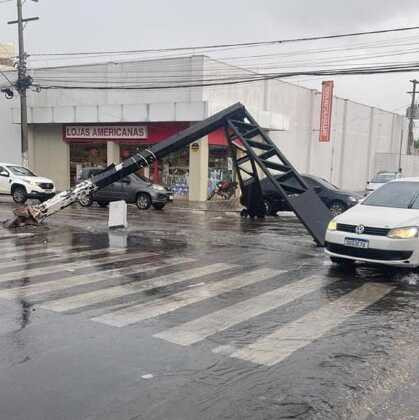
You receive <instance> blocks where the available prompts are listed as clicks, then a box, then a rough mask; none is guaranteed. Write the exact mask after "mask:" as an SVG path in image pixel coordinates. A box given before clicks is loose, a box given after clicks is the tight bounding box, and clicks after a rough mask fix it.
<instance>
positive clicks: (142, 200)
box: [135, 193, 151, 210]
mask: <svg viewBox="0 0 419 420" xmlns="http://www.w3.org/2000/svg"><path fill="white" fill-rule="evenodd" d="M135 204H136V205H137V207H138V208H139V209H140V210H148V209H149V208H150V207H151V198H150V196H149V195H148V194H146V193H139V194H138V195H137V200H136V202H135Z"/></svg>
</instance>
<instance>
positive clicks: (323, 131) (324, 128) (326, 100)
mask: <svg viewBox="0 0 419 420" xmlns="http://www.w3.org/2000/svg"><path fill="white" fill-rule="evenodd" d="M332 107H333V80H328V81H324V82H322V103H321V109H320V135H319V141H320V142H321V143H323V142H329V141H330V129H331V123H332Z"/></svg>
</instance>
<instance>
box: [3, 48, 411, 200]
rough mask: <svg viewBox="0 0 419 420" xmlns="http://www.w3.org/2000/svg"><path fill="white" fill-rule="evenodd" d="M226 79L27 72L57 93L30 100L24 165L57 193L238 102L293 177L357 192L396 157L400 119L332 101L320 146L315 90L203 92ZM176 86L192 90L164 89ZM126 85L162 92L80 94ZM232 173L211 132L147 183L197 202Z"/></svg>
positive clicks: (139, 68)
mask: <svg viewBox="0 0 419 420" xmlns="http://www.w3.org/2000/svg"><path fill="white" fill-rule="evenodd" d="M226 74H234V75H235V76H237V75H238V74H241V75H243V76H245V75H246V74H247V73H246V71H245V70H243V69H239V68H235V67H232V66H229V65H227V64H225V63H222V62H219V61H216V60H212V59H209V58H208V57H205V56H192V57H186V58H173V59H164V60H163V59H162V60H148V61H135V62H125V63H105V64H94V65H82V66H67V67H56V68H42V69H36V70H32V71H31V76H32V77H33V79H34V81H35V83H38V84H40V85H41V86H42V85H48V86H51V85H55V86H59V88H55V89H45V90H44V89H42V90H41V91H40V92H39V93H36V92H32V91H31V92H30V93H29V98H28V102H29V116H28V120H29V124H30V129H29V156H30V162H29V164H30V167H31V169H33V170H34V171H35V172H37V173H39V174H40V175H43V176H47V177H50V178H52V179H54V180H55V181H56V183H57V186H58V188H59V189H64V188H67V187H68V186H70V185H71V184H73V183H74V180H75V178H76V176H77V174H78V172H79V171H80V169H81V168H82V167H83V166H91V165H94V166H96V165H106V164H109V163H115V162H119V161H120V159H123V158H126V157H128V156H129V155H130V154H131V153H133V151H135V149H136V148H137V147H139V148H147V147H149V146H150V145H152V144H154V143H156V142H159V141H161V140H163V139H164V138H166V137H167V136H169V135H171V134H173V133H175V132H177V131H179V130H181V129H183V128H185V127H187V126H189V125H190V124H193V123H194V122H196V121H200V120H202V119H205V118H206V117H208V116H210V115H212V114H213V113H214V112H216V111H218V110H221V109H222V108H224V107H227V106H229V105H232V104H233V103H236V102H239V101H240V102H242V103H243V104H244V105H246V107H247V108H248V109H249V111H250V112H251V113H252V114H253V116H254V117H255V119H256V120H257V121H258V122H259V124H260V125H261V126H263V127H264V128H266V129H267V130H269V134H270V136H271V137H272V138H273V140H274V141H275V142H276V144H277V145H278V146H279V147H280V149H281V150H282V151H283V153H284V154H285V155H286V156H287V157H288V159H289V160H290V161H291V162H292V163H293V164H294V165H295V166H296V167H297V168H298V169H299V170H300V171H301V172H303V173H311V174H314V175H319V176H322V177H324V178H326V179H328V180H329V181H331V182H332V183H334V184H336V185H338V186H340V187H343V188H345V189H350V190H361V189H363V188H364V186H365V183H366V181H367V180H368V179H369V178H370V177H371V176H372V175H373V173H374V171H375V168H376V156H378V155H380V154H383V153H387V154H393V155H398V154H399V153H400V151H401V152H402V153H405V150H406V140H407V130H406V127H407V125H406V119H405V118H404V117H403V116H401V115H398V114H394V113H391V112H388V111H384V110H381V109H378V108H374V107H370V106H367V105H362V104H358V103H355V102H352V101H350V100H346V99H342V98H338V97H334V103H333V115H332V128H331V140H330V142H326V143H325V142H322V143H320V142H319V122H320V101H321V92H319V91H317V90H310V89H307V88H304V87H300V86H296V85H293V84H291V83H287V82H284V81H281V80H264V81H258V82H252V83H243V84H233V85H227V86H226V85H220V86H202V85H205V84H207V81H209V80H214V79H218V78H220V77H223V75H224V77H225V75H226ZM12 76H13V75H12V74H11V77H12ZM175 77H176V78H177V79H175ZM174 80H176V82H174ZM182 80H188V81H193V83H197V84H200V85H201V86H195V87H177V88H170V89H168V88H165V86H167V85H173V84H174V83H177V84H182ZM133 81H141V82H142V84H144V81H152V82H153V85H156V84H157V85H159V86H160V87H161V89H150V90H135V89H132V90H129V89H125V90H122V89H102V90H99V89H98V90H93V89H88V88H89V87H91V86H101V87H109V86H112V85H115V83H118V84H119V86H121V83H122V84H123V83H126V84H127V86H128V85H132V84H133ZM200 81H202V82H201V83H200ZM193 83H191V84H193ZM3 85H4V84H3ZM74 86H77V87H79V89H74V88H73V87H74ZM82 87H83V88H86V89H81V88H82ZM18 109H19V101H18V98H16V99H13V100H9V101H7V100H6V99H4V98H0V130H1V152H0V161H14V162H19V160H20V140H19V138H20V136H19V129H18V127H19V125H18V124H19V111H18ZM403 133H404V135H403ZM231 169H232V168H231V161H229V151H228V148H227V146H226V142H225V139H224V135H223V133H222V132H218V133H217V132H216V133H213V134H211V135H209V136H208V138H205V139H202V140H201V142H200V147H199V148H198V147H196V146H195V147H194V148H189V150H183V151H179V152H178V153H175V154H173V155H171V156H169V157H167V158H166V159H163V161H162V162H160V163H159V165H158V166H156V167H155V168H153V169H152V170H151V172H150V173H149V174H146V175H150V176H154V177H155V178H159V179H162V180H163V181H164V182H166V183H168V184H169V185H170V186H171V187H172V188H174V189H175V191H176V194H177V195H178V196H182V195H183V196H189V198H190V199H193V200H205V198H206V196H207V193H208V180H210V183H211V182H213V183H214V182H216V181H217V180H218V179H220V178H225V177H229V176H231Z"/></svg>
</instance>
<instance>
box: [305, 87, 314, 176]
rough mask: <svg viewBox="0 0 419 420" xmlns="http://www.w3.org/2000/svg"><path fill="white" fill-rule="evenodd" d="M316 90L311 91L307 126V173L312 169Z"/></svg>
mask: <svg viewBox="0 0 419 420" xmlns="http://www.w3.org/2000/svg"><path fill="white" fill-rule="evenodd" d="M315 95H316V91H315V90H314V89H313V90H311V91H310V105H309V110H308V118H309V124H308V128H307V157H306V169H305V171H306V173H307V174H309V173H310V171H311V149H312V147H313V129H314V127H313V119H314V116H313V112H314V97H315Z"/></svg>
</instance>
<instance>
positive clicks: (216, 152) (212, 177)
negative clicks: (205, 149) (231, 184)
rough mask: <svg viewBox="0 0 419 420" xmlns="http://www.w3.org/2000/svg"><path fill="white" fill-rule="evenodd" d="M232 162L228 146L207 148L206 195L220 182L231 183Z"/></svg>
mask: <svg viewBox="0 0 419 420" xmlns="http://www.w3.org/2000/svg"><path fill="white" fill-rule="evenodd" d="M233 177H234V175H233V160H232V159H231V154H230V148H229V147H228V146H218V145H217V146H215V145H210V146H209V156H208V193H210V192H211V191H212V190H214V189H215V187H216V186H217V184H218V182H220V181H233Z"/></svg>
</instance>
